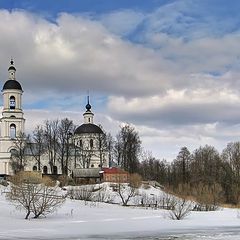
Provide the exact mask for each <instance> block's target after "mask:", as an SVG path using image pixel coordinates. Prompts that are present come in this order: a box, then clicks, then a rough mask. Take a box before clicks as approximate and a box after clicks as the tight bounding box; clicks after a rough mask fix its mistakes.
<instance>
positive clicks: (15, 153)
mask: <svg viewBox="0 0 240 240" xmlns="http://www.w3.org/2000/svg"><path fill="white" fill-rule="evenodd" d="M10 153H11V157H16V156H18V151H17V150H16V149H15V148H12V149H11V150H10Z"/></svg>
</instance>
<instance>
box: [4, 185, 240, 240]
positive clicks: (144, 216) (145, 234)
mask: <svg viewBox="0 0 240 240" xmlns="http://www.w3.org/2000/svg"><path fill="white" fill-rule="evenodd" d="M95 187H97V186H95ZM98 187H99V186H98ZM100 187H106V188H107V191H110V192H111V194H115V195H116V192H114V191H112V190H111V189H110V188H112V187H111V185H110V184H103V185H102V186H100ZM68 188H70V187H68ZM5 190H6V188H4V187H2V186H1V187H0V191H1V195H0V213H1V214H0V239H19V238H21V239H136V238H137V239H151V238H154V237H155V238H156V239H171V238H170V236H176V237H177V236H184V238H183V239H203V238H204V239H205V240H207V239H225V240H227V239H239V232H240V228H239V225H240V219H239V218H238V210H236V209H222V210H220V211H215V212H192V214H191V215H189V216H188V217H187V218H186V219H184V220H182V221H174V220H171V219H169V217H168V211H167V210H162V209H154V208H136V207H123V206H121V205H117V204H107V203H99V202H86V201H79V200H73V199H67V201H66V203H65V204H64V205H63V207H62V208H60V209H59V210H58V211H57V212H55V213H53V214H52V215H48V216H47V217H46V218H40V219H30V220H24V213H23V212H20V211H18V210H16V209H15V207H14V206H13V205H11V204H10V203H8V202H7V201H6V200H5V194H4V191H5ZM68 190H69V189H68ZM139 191H140V192H142V193H144V194H148V195H149V196H151V197H152V196H157V195H159V196H160V195H161V194H164V193H163V192H162V191H161V190H159V189H156V188H153V187H150V188H148V189H144V188H141V189H140V190H139ZM95 193H97V191H96V192H95ZM151 194H154V195H151ZM136 197H137V196H136ZM118 201H119V199H118V198H117V197H116V198H115V199H114V202H118ZM133 202H135V200H133V201H132V203H133ZM166 236H168V237H166ZM207 236H210V237H211V238H208V237H207Z"/></svg>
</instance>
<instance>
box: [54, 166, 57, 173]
mask: <svg viewBox="0 0 240 240" xmlns="http://www.w3.org/2000/svg"><path fill="white" fill-rule="evenodd" d="M53 174H58V168H57V166H53Z"/></svg>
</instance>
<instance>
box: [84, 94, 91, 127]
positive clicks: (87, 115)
mask: <svg viewBox="0 0 240 240" xmlns="http://www.w3.org/2000/svg"><path fill="white" fill-rule="evenodd" d="M91 108H92V106H91V105H90V103H89V96H88V101H87V105H86V112H85V113H84V114H83V117H84V123H85V124H88V123H91V124H93V116H94V114H93V113H92V111H91Z"/></svg>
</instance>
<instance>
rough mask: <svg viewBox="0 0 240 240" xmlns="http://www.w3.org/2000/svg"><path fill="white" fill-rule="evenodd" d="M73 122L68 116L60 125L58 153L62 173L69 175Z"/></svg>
mask: <svg viewBox="0 0 240 240" xmlns="http://www.w3.org/2000/svg"><path fill="white" fill-rule="evenodd" d="M73 128H74V126H73V122H72V121H71V120H69V119H68V118H65V119H62V120H61V121H60V123H59V125H58V130H57V133H58V134H57V136H58V138H57V140H58V142H59V144H58V154H59V160H60V163H61V169H62V173H63V174H65V175H68V168H69V160H70V150H71V149H70V140H71V137H72V131H73Z"/></svg>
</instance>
